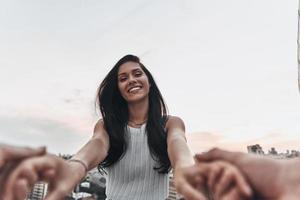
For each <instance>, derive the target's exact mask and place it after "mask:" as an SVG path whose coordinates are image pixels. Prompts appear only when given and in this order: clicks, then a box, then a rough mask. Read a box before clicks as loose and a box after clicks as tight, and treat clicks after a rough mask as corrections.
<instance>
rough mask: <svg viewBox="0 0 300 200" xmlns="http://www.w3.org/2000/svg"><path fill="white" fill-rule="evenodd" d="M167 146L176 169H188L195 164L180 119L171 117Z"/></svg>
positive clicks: (168, 125) (167, 126) (168, 124)
mask: <svg viewBox="0 0 300 200" xmlns="http://www.w3.org/2000/svg"><path fill="white" fill-rule="evenodd" d="M166 129H167V134H168V136H167V145H168V155H169V159H170V161H171V165H172V167H173V169H174V170H175V169H176V167H187V166H191V165H193V164H195V161H194V158H193V156H192V153H191V151H190V149H189V147H188V145H187V141H186V138H185V126H184V122H183V121H182V119H180V118H179V117H174V116H170V117H169V119H168V121H167V124H166Z"/></svg>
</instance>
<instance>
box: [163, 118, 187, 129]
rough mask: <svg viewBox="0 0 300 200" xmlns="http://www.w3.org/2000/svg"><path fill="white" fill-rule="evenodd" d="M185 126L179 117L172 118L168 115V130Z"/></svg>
mask: <svg viewBox="0 0 300 200" xmlns="http://www.w3.org/2000/svg"><path fill="white" fill-rule="evenodd" d="M178 125H180V126H184V122H183V120H182V119H181V118H180V117H178V116H172V115H168V117H167V121H166V128H167V129H168V128H170V127H171V126H178Z"/></svg>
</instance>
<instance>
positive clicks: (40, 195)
mask: <svg viewBox="0 0 300 200" xmlns="http://www.w3.org/2000/svg"><path fill="white" fill-rule="evenodd" d="M46 194H47V184H46V183H42V182H40V183H36V184H34V186H33V188H32V190H31V191H30V192H29V193H28V195H27V198H26V200H42V199H44V197H45V196H46Z"/></svg>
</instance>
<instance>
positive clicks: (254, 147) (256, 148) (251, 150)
mask: <svg viewBox="0 0 300 200" xmlns="http://www.w3.org/2000/svg"><path fill="white" fill-rule="evenodd" d="M247 150H248V153H253V154H264V151H263V150H262V148H261V146H260V145H259V144H256V145H250V146H247Z"/></svg>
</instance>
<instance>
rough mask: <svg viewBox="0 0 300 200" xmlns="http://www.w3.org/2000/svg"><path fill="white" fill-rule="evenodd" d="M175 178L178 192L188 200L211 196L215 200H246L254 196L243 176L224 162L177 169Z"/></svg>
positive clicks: (198, 199)
mask: <svg viewBox="0 0 300 200" xmlns="http://www.w3.org/2000/svg"><path fill="white" fill-rule="evenodd" d="M174 176H175V177H174V184H175V187H176V189H177V191H178V192H179V193H180V194H182V195H183V196H184V197H185V198H186V199H188V200H206V199H207V198H206V197H207V196H210V195H212V196H213V197H214V199H215V200H241V199H243V200H244V199H250V198H251V196H252V190H251V188H250V186H249V185H248V183H247V181H246V180H245V178H244V177H243V175H242V174H241V173H240V172H239V170H238V169H237V168H236V167H234V166H233V165H231V164H230V163H227V162H224V161H214V162H207V163H205V162H203V163H197V164H194V165H192V166H190V167H181V168H177V169H175V170H174ZM208 192H210V193H209V194H210V195H209V194H208Z"/></svg>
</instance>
